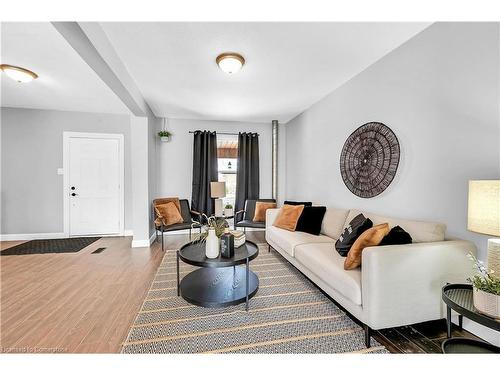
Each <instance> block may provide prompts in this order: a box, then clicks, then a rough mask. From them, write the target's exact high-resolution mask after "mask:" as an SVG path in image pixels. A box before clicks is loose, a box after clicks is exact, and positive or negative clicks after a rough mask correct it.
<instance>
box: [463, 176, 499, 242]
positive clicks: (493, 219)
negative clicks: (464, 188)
mask: <svg viewBox="0 0 500 375" xmlns="http://www.w3.org/2000/svg"><path fill="white" fill-rule="evenodd" d="M467 229H469V230H470V231H472V232H478V233H484V234H489V235H492V236H500V180H480V181H469V209H468V224H467Z"/></svg>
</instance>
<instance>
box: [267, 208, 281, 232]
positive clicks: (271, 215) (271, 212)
mask: <svg viewBox="0 0 500 375" xmlns="http://www.w3.org/2000/svg"><path fill="white" fill-rule="evenodd" d="M279 212H280V208H269V209H267V210H266V230H267V228H268V227H270V226H272V225H273V224H274V221H275V220H276V217H277V216H278V214H279Z"/></svg>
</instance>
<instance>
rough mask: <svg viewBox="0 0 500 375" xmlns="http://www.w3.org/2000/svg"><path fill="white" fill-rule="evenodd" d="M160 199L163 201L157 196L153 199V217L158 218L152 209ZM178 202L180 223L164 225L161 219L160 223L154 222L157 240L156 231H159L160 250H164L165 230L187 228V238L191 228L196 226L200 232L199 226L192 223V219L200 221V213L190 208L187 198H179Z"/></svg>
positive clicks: (159, 202)
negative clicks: (181, 220)
mask: <svg viewBox="0 0 500 375" xmlns="http://www.w3.org/2000/svg"><path fill="white" fill-rule="evenodd" d="M162 201H163V199H162V198H158V199H155V200H153V211H154V215H155V218H158V217H157V215H156V211H155V210H154V207H155V206H156V205H158V204H161V203H162ZM179 203H180V205H181V216H182V219H183V222H182V223H178V224H172V225H165V224H164V223H163V221H162V222H161V224H160V225H157V224H155V230H156V239H157V240H159V239H160V236H159V235H158V232H161V250H162V251H165V249H164V243H163V233H165V232H173V231H177V230H186V229H189V240H191V236H192V229H193V228H198V229H199V230H200V233H201V226H200V225H198V224H196V223H194V221H197V222H201V214H200V213H199V212H197V211H194V210H191V209H190V207H189V201H188V200H187V199H180V200H179Z"/></svg>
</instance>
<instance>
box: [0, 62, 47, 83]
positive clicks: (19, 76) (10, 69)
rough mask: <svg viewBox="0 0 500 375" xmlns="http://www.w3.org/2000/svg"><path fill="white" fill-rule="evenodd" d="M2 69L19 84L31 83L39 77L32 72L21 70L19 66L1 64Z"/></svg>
mask: <svg viewBox="0 0 500 375" xmlns="http://www.w3.org/2000/svg"><path fill="white" fill-rule="evenodd" d="M0 69H1V70H2V71H3V72H4V73H5V74H7V76H8V77H10V78H12V79H13V80H14V81H17V82H31V81H33V80H34V79H37V78H38V75H37V74H36V73H34V72H32V71H31V70H28V69H24V68H21V67H19V66H14V65H8V64H1V65H0Z"/></svg>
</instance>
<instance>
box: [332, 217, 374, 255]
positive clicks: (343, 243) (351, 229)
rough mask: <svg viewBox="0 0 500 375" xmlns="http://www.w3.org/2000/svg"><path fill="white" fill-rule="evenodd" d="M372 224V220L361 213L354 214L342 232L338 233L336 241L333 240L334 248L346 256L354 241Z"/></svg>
mask: <svg viewBox="0 0 500 375" xmlns="http://www.w3.org/2000/svg"><path fill="white" fill-rule="evenodd" d="M372 226H373V222H372V221H371V220H370V219H367V218H366V217H365V216H364V215H363V214H359V215H358V216H356V217H355V218H354V219H352V220H351V222H350V223H349V225H348V226H347V227H346V228H345V229H344V232H343V233H342V234H341V235H340V237H339V239H338V240H337V242H335V249H337V252H338V253H339V254H340V255H341V256H343V257H345V256H347V253H348V252H349V250H350V249H351V246H352V245H353V244H354V241H356V239H357V238H358V237H359V236H360V235H361V233H363V232H364V231H365V230H367V229H370V228H371V227H372Z"/></svg>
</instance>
